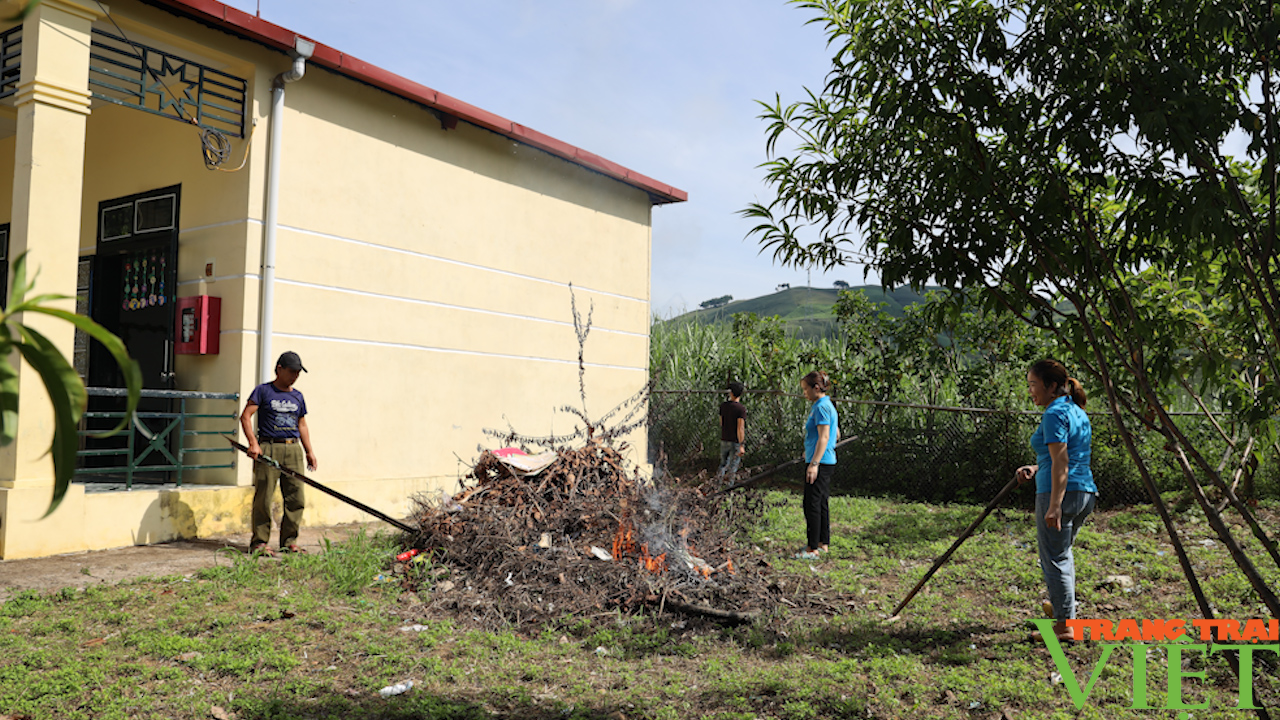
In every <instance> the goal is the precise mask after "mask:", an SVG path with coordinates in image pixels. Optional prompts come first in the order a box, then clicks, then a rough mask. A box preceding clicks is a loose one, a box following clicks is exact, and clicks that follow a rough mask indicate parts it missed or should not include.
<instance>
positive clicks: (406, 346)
mask: <svg viewBox="0 0 1280 720" xmlns="http://www.w3.org/2000/svg"><path fill="white" fill-rule="evenodd" d="M273 335H275V337H278V338H294V339H297V340H318V341H320V342H332V343H341V344H343V345H370V346H373V347H386V348H395V349H397V350H421V351H424V352H435V353H445V354H449V355H471V356H474V357H492V358H501V359H503V360H530V361H533V362H545V363H555V364H557V365H572V366H574V367H577V365H578V361H577V360H561V359H559V358H548V357H537V356H534V355H508V354H505V353H492V352H481V351H479V350H458V349H455V348H442V347H432V346H430V345H414V344H411V343H394V342H385V341H382V340H357V339H354V338H339V337H326V336H323V335H302V334H299V333H282V332H277V333H273ZM583 365H585V366H586V367H592V368H606V369H609V370H633V371H635V372H648V371H647V370H646V369H645V368H642V367H633V366H630V365H607V364H604V363H583Z"/></svg>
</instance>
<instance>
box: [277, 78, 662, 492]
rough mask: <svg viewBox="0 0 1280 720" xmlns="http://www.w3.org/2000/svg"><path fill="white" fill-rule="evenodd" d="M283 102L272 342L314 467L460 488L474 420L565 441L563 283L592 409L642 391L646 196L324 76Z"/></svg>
mask: <svg viewBox="0 0 1280 720" xmlns="http://www.w3.org/2000/svg"><path fill="white" fill-rule="evenodd" d="M286 98H287V99H286V112H285V120H284V129H285V140H284V143H283V146H282V152H283V156H284V163H283V175H282V179H281V180H282V182H281V187H282V192H281V205H280V226H281V230H280V235H279V255H278V261H277V266H276V273H277V288H276V314H275V327H276V337H275V340H274V348H275V352H277V353H278V352H280V351H282V350H285V349H292V350H296V351H297V352H299V353H300V354H301V355H302V358H303V361H304V363H305V364H306V365H307V368H308V370H309V371H310V372H309V373H307V374H304V375H303V376H302V378H301V379H300V380H299V382H298V387H299V389H301V390H302V391H303V392H304V394H305V395H306V397H307V403H308V407H309V410H310V412H311V415H310V416H309V417H308V424H309V425H310V427H311V430H312V437H313V438H314V439H315V441H316V452H317V455H318V456H319V458H320V461H321V471H320V473H318V474H317V476H320V475H323V476H325V477H329V476H330V473H336V474H337V476H338V477H343V478H389V477H406V476H413V477H423V478H427V479H429V480H430V481H431V482H432V483H433V484H437V485H446V486H450V487H452V486H453V485H454V483H455V482H456V478H457V474H458V471H459V460H458V458H459V457H461V458H462V459H463V460H471V459H474V458H475V457H476V454H477V447H478V446H486V447H492V446H493V445H494V443H495V442H496V441H494V440H492V439H491V438H489V437H487V436H485V435H484V433H483V431H484V429H486V428H488V429H497V430H506V429H507V428H508V426H509V425H510V426H513V427H514V428H515V429H516V430H517V431H519V432H522V433H526V434H533V435H545V434H550V433H553V432H555V433H563V432H567V431H569V430H570V429H571V428H572V427H573V426H574V425H575V419H574V418H573V417H572V416H570V415H568V414H564V413H559V412H557V408H559V407H561V406H563V405H566V404H570V405H574V406H578V405H580V399H579V392H578V367H577V358H578V343H577V340H576V338H575V334H574V328H573V317H572V312H571V309H570V300H571V296H570V289H569V284H570V283H572V284H573V287H574V293H575V294H576V302H577V307H578V310H579V312H580V314H581V316H582V318H583V319H584V320H585V318H586V316H587V312H588V310H589V309H592V308H594V311H593V318H592V331H591V334H590V336H589V338H588V340H587V343H586V347H585V360H586V363H587V365H588V367H587V370H586V375H585V381H586V394H587V408H588V412H589V413H591V414H592V415H593V416H599V415H602V414H603V413H604V412H605V411H607V410H608V409H611V408H612V407H614V406H615V405H617V404H618V403H620V402H622V401H623V400H625V399H626V398H628V397H630V396H631V395H633V394H634V393H636V392H637V391H639V390H640V389H641V388H642V387H643V385H644V383H645V382H646V380H647V377H648V372H647V367H648V324H649V304H648V299H649V253H650V227H649V222H650V204H649V201H648V197H647V195H646V194H645V193H644V192H643V191H640V190H638V189H634V188H631V187H629V186H626V185H623V184H622V183H619V182H616V181H614V180H610V179H608V178H605V177H603V176H601V175H599V174H597V173H594V172H591V171H588V170H586V169H583V168H581V167H578V166H575V165H572V164H570V163H567V162H565V161H563V160H560V159H558V158H554V157H552V156H550V155H547V154H546V153H543V152H541V151H538V150H534V149H532V148H528V147H525V146H521V145H518V144H516V143H513V142H512V141H510V140H508V139H506V138H502V137H500V136H497V135H495V134H493V133H490V132H487V131H484V130H480V129H478V128H474V127H472V126H469V125H466V124H465V123H460V124H459V125H458V127H457V129H455V130H444V129H442V128H441V126H440V123H439V122H438V120H437V119H436V118H435V117H434V116H433V115H431V114H430V113H428V112H427V111H425V110H423V109H421V108H418V107H415V106H413V105H411V104H410V103H408V102H405V101H403V100H400V99H397V98H394V97H392V96H389V95H387V94H385V93H381V92H378V91H376V90H374V89H371V88H367V87H364V86H360V85H357V84H354V83H351V82H349V81H346V80H344V79H342V78H340V77H337V76H335V75H333V74H331V73H325V72H316V71H314V70H313V71H311V72H308V74H307V75H306V77H305V78H303V80H301V81H300V82H297V83H294V84H291V85H289V86H288V89H287V95H286ZM389 401H390V402H389ZM632 441H633V443H634V444H635V446H636V447H637V449H638V452H636V453H634V454H633V455H632V458H633V459H634V460H636V461H640V462H643V461H644V459H645V458H644V454H643V452H644V449H645V439H644V435H643V433H639V434H637V435H636V436H635V437H634V438H632Z"/></svg>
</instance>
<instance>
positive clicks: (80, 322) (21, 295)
mask: <svg viewBox="0 0 1280 720" xmlns="http://www.w3.org/2000/svg"><path fill="white" fill-rule="evenodd" d="M33 285H34V279H33V282H31V283H28V282H27V270H26V255H25V254H23V255H20V256H18V257H17V258H16V259H14V261H13V286H12V289H11V290H10V291H9V302H8V304H7V305H6V306H5V308H4V309H3V310H0V445H8V444H9V443H11V442H13V440H14V438H15V437H16V436H17V431H18V372H17V369H16V368H15V367H14V366H13V364H12V363H11V361H10V358H11V357H12V356H13V352H14V351H15V350H16V351H17V352H18V354H20V355H21V356H22V359H23V360H26V361H27V364H28V365H30V366H31V368H32V369H33V370H35V371H36V372H37V373H38V374H39V375H40V380H41V381H42V382H43V383H44V386H45V389H46V390H47V391H48V393H49V400H50V402H51V403H52V404H53V416H54V428H53V442H52V444H51V445H50V446H49V454H50V455H51V456H52V458H53V474H54V485H53V497H52V498H51V499H50V501H49V509H48V510H47V511H45V517H48V515H49V513H52V512H53V511H54V510H55V509H57V507H58V505H59V504H60V503H61V502H62V498H63V496H64V495H66V492H67V487H68V486H69V485H70V483H71V478H72V477H73V476H74V475H75V471H76V450H77V449H78V448H79V435H78V429H79V425H80V418H81V417H82V416H83V415H84V411H85V408H86V407H87V405H88V402H89V396H88V394H87V393H86V392H85V389H84V382H83V381H82V380H81V379H80V376H79V375H78V374H76V371H75V368H73V367H72V366H71V363H69V362H67V359H66V358H65V357H64V356H63V355H62V353H61V352H59V350H58V348H57V347H56V346H54V344H53V343H52V342H50V341H49V339H48V338H46V337H45V336H44V335H42V334H41V333H40V332H38V331H36V330H35V329H34V328H31V327H29V326H27V325H25V324H23V323H22V322H21V318H22V316H23V314H24V313H37V314H41V315H50V316H53V317H55V318H58V319H61V320H65V321H67V322H69V323H71V324H72V325H75V326H76V327H77V328H79V329H80V330H83V331H85V332H86V333H88V334H89V336H90V337H92V338H93V339H95V340H97V341H98V342H100V343H102V345H103V347H105V348H106V349H107V350H108V351H109V352H110V353H111V356H112V357H113V358H115V361H116V362H117V363H119V364H120V368H121V370H122V371H123V374H124V379H125V384H126V386H127V388H128V390H129V398H128V404H127V407H126V409H125V417H124V418H123V419H122V420H121V421H120V424H118V425H117V426H116V427H114V428H112V429H111V430H108V431H106V432H105V433H102V434H100V435H98V436H97V437H102V436H106V435H111V434H114V433H116V432H117V431H119V430H120V429H122V428H124V427H125V426H126V425H127V424H128V423H129V422H130V420H131V419H132V418H133V411H134V410H135V409H136V408H137V406H138V397H139V395H140V394H141V391H142V370H141V369H140V368H139V367H138V363H137V362H136V361H134V360H133V359H131V358H130V357H129V353H128V351H127V350H126V349H125V346H124V343H123V342H122V341H121V340H120V338H118V337H116V336H115V335H112V334H111V333H110V332H108V331H107V329H106V328H104V327H102V326H101V325H99V324H98V323H96V322H94V321H93V320H91V319H89V318H87V317H85V316H83V315H77V314H75V313H73V312H68V311H66V310H63V309H61V308H58V307H54V306H53V305H52V303H53V302H54V301H57V300H65V299H68V298H67V296H65V295H52V294H45V295H36V296H34V297H28V296H27V295H28V293H30V292H31V290H32V288H33Z"/></svg>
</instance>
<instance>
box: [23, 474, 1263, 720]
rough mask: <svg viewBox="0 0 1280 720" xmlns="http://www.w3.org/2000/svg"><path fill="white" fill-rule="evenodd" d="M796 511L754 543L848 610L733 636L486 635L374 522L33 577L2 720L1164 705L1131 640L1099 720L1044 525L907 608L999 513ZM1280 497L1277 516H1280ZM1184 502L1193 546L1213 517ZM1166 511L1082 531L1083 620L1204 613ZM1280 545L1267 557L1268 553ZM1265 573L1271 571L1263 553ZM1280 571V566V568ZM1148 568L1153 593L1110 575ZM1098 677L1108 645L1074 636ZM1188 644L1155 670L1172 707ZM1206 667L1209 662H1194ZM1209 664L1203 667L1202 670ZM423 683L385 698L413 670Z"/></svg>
mask: <svg viewBox="0 0 1280 720" xmlns="http://www.w3.org/2000/svg"><path fill="white" fill-rule="evenodd" d="M767 502H768V503H769V504H770V505H771V506H772V509H771V510H769V511H768V512H767V513H766V517H765V520H764V521H763V522H762V523H761V524H760V525H759V526H758V527H756V528H754V529H753V530H752V533H751V537H749V538H746V540H748V541H749V542H748V543H746V544H747V546H751V545H755V546H757V547H759V548H760V552H759V553H758V554H755V555H753V556H751V557H744V558H741V561H742V562H761V561H763V562H768V563H770V564H772V565H773V567H774V572H775V573H776V576H777V578H778V582H779V583H783V584H786V583H794V582H795V581H796V579H798V578H800V577H809V578H812V577H814V576H815V575H816V576H820V577H821V578H822V582H823V583H824V584H825V585H826V587H827V592H828V593H829V595H830V597H831V598H832V599H833V600H834V601H835V602H836V603H838V605H836V606H835V608H834V609H833V610H832V611H830V612H827V613H823V614H809V615H806V614H802V613H798V612H796V611H793V610H791V609H790V608H786V607H780V608H778V609H776V610H775V611H774V612H773V613H772V614H769V615H767V616H766V617H764V618H763V619H762V620H761V621H760V622H758V623H757V624H755V625H748V626H741V627H722V626H720V625H716V624H712V623H709V622H705V621H699V620H697V619H694V618H690V617H686V616H682V615H675V614H672V613H670V612H665V613H663V614H661V615H659V614H657V612H656V609H654V610H652V611H646V612H645V613H642V614H639V615H634V616H631V615H624V614H619V613H618V612H616V611H607V610H602V611H600V612H599V613H596V614H592V615H582V616H576V617H564V618H561V619H560V620H559V621H558V622H552V623H547V624H546V625H544V626H542V627H541V628H539V629H537V630H535V631H532V632H526V631H517V630H516V629H507V630H504V631H499V632H486V631H481V630H476V629H471V627H470V626H469V618H468V615H467V612H466V608H459V609H458V610H457V611H451V612H449V613H443V612H441V611H439V610H436V609H434V607H435V606H434V605H433V602H434V601H433V598H432V596H431V595H424V596H423V597H419V596H417V595H415V594H413V593H410V592H406V591H403V590H401V589H400V588H399V586H398V585H396V584H394V583H385V582H376V581H375V578H376V577H377V575H378V574H380V573H385V572H386V571H387V570H388V568H389V566H390V565H389V564H390V562H391V558H392V556H393V555H394V554H395V551H396V550H397V547H396V542H395V538H394V537H392V536H388V535H379V534H374V533H359V534H357V535H354V536H352V537H351V538H350V539H348V540H345V541H343V542H334V543H329V544H327V545H326V547H325V551H324V552H322V553H313V554H309V555H306V556H287V557H285V558H283V559H282V560H280V561H268V560H252V559H249V558H246V557H244V556H242V555H228V556H225V557H222V558H219V560H218V564H217V565H216V566H215V567H212V568H208V569H206V570H204V571H201V572H199V573H196V574H195V575H194V576H192V577H190V578H186V579H183V578H152V579H148V580H146V581H145V582H137V583H131V584H128V585H121V586H114V587H112V586H103V587H94V588H90V589H89V590H86V591H72V592H63V591H58V592H54V593H45V594H41V593H35V592H23V593H18V594H16V595H14V596H13V597H12V598H11V599H10V600H8V601H7V602H5V603H4V604H3V605H0V713H5V714H9V715H11V716H16V717H23V716H29V717H33V718H42V719H43V718H51V719H55V720H61V719H62V718H74V719H79V718H85V719H86V720H87V719H89V718H93V719H94V720H98V719H100V718H107V719H115V718H120V719H121V720H124V719H125V718H129V719H133V718H140V719H152V718H154V719H156V720H159V719H161V718H163V719H165V720H169V719H170V718H207V717H210V716H211V709H212V708H214V707H219V708H222V709H223V710H224V711H226V712H227V713H229V714H232V715H233V716H234V717H235V718H236V719H237V720H266V719H268V718H270V719H272V720H283V719H285V718H299V719H301V718H307V719H309V720H310V719H313V718H334V719H337V718H351V717H370V718H373V717H377V718H389V719H392V720H408V719H409V718H415V719H420V718H425V719H428V720H432V719H439V720H443V719H445V718H449V719H456V718H475V719H476V720H489V719H492V718H499V717H502V718H506V717H520V718H533V719H534V720H551V719H552V718H556V719H560V718H574V717H576V718H591V719H592V720H601V719H603V718H618V717H622V718H646V719H652V718H688V717H709V718H725V719H739V718H773V719H780V718H829V717H831V718H834V717H841V718H846V717H847V718H899V717H923V718H966V719H967V718H972V717H998V716H999V715H1000V714H1001V713H1006V714H1008V715H1009V716H1011V717H1017V718H1056V717H1062V718H1067V717H1077V716H1079V717H1097V718H1108V719H1110V718H1150V717H1153V715H1152V712H1153V711H1150V710H1133V709H1129V708H1128V705H1129V704H1130V703H1131V693H1132V687H1131V674H1130V673H1131V670H1132V658H1131V657H1129V656H1126V655H1125V653H1121V652H1117V653H1115V654H1113V656H1112V658H1111V660H1110V661H1109V662H1108V665H1107V667H1106V668H1105V669H1104V670H1103V671H1102V672H1101V675H1100V679H1099V680H1098V682H1097V685H1096V686H1095V688H1094V690H1093V692H1092V694H1091V696H1090V699H1089V701H1088V704H1086V706H1085V708H1083V709H1082V710H1080V711H1077V710H1076V709H1075V707H1074V706H1073V705H1072V703H1071V701H1070V698H1069V697H1068V695H1067V693H1066V691H1065V689H1064V688H1063V686H1062V685H1061V684H1055V683H1054V682H1053V681H1052V680H1051V675H1052V673H1053V672H1054V667H1053V664H1052V661H1051V659H1050V658H1049V656H1048V654H1047V653H1046V652H1045V650H1044V649H1043V647H1042V646H1041V645H1039V644H1034V643H1028V642H1026V640H1025V634H1026V631H1027V630H1029V629H1030V626H1029V625H1028V623H1027V621H1028V620H1029V619H1031V618H1033V617H1036V616H1038V614H1039V609H1038V606H1039V601H1040V599H1041V597H1042V594H1043V590H1042V588H1041V585H1040V584H1041V581H1040V578H1039V570H1038V568H1037V566H1036V553H1035V538H1034V529H1033V525H1032V521H1031V517H1030V515H1029V514H1028V513H1025V512H1022V511H1017V510H1002V511H1000V512H998V513H995V514H993V515H992V516H991V517H990V518H988V520H987V522H986V523H985V524H984V525H983V526H982V527H981V528H980V529H979V531H978V532H977V533H975V534H974V536H973V537H972V538H971V539H970V540H969V541H968V542H967V543H966V544H965V545H964V546H963V547H962V548H961V549H960V550H959V551H958V552H957V553H956V555H955V556H954V557H953V560H952V561H951V562H950V563H948V564H947V565H946V566H944V567H943V568H942V569H941V570H940V571H939V572H938V574H937V575H936V576H935V577H934V579H933V580H932V581H931V582H930V584H929V585H928V586H926V588H925V589H924V590H923V591H922V592H921V593H920V595H918V596H917V598H916V599H915V600H914V601H913V602H912V604H911V605H910V606H909V607H908V609H907V612H906V613H904V616H903V618H902V620H900V621H899V622H897V623H894V624H886V623H884V622H883V616H884V614H885V612H887V610H888V609H889V608H891V607H892V606H893V605H895V604H896V603H897V601H898V600H900V599H901V598H902V597H903V595H904V594H905V592H906V591H907V590H908V589H909V588H910V587H911V586H912V585H913V584H914V583H915V581H916V580H917V579H918V578H919V577H920V576H921V574H922V573H923V572H924V571H925V570H926V569H927V567H928V565H929V564H930V563H931V561H932V559H933V558H934V557H935V556H937V555H938V554H939V553H940V552H942V550H944V549H945V548H946V546H947V545H949V544H950V542H951V540H952V539H953V538H954V534H955V533H956V532H957V531H958V530H959V529H961V528H963V527H964V526H965V525H966V524H967V523H968V522H969V521H970V520H971V519H972V518H973V517H974V516H975V514H976V513H977V512H978V511H979V508H977V507H975V506H969V505H947V506H931V505H925V504H919V503H903V502H895V501H889V500H873V499H867V498H834V499H833V500H832V503H831V510H832V523H833V530H834V533H833V542H832V552H831V554H830V555H829V556H827V557H826V558H824V559H823V560H822V561H821V562H817V563H814V564H812V565H809V564H807V563H800V562H796V561H793V560H790V559H789V555H790V553H791V552H794V548H795V546H796V545H798V544H799V543H800V542H802V539H801V538H800V532H801V530H802V528H803V521H802V519H801V513H800V509H799V499H798V498H797V497H795V496H792V495H789V494H786V493H774V494H773V495H772V496H770V497H769V498H767ZM1276 512H1277V509H1276V508H1268V507H1261V508H1259V513H1260V515H1261V516H1262V517H1263V519H1264V520H1265V521H1266V522H1268V523H1270V524H1271V525H1270V526H1272V527H1274V526H1275V523H1276V519H1277V514H1276ZM1193 515H1194V511H1193V510H1189V511H1187V513H1184V514H1183V515H1180V516H1179V519H1178V522H1179V524H1180V528H1181V530H1182V531H1183V532H1184V533H1186V535H1187V537H1188V538H1189V539H1191V540H1198V539H1200V538H1201V537H1202V536H1203V534H1204V533H1205V531H1206V527H1205V523H1203V521H1193V520H1192V516H1193ZM1151 517H1152V516H1151V514H1150V513H1149V512H1147V511H1144V510H1142V509H1133V510H1125V511H1116V512H1101V513H1098V514H1096V515H1095V517H1094V518H1093V519H1092V520H1091V521H1090V524H1089V525H1088V526H1086V528H1085V529H1084V530H1083V531H1082V532H1081V534H1080V537H1079V538H1078V543H1077V561H1078V564H1079V571H1080V579H1079V586H1078V592H1079V596H1080V602H1081V606H1082V607H1081V615H1082V616H1086V617H1107V618H1113V619H1115V618H1123V617H1132V618H1144V617H1148V618H1154V617H1182V618H1187V619H1192V618H1195V617H1197V614H1196V611H1195V606H1194V603H1193V601H1192V598H1191V597H1190V594H1189V592H1188V591H1187V589H1186V587H1185V584H1184V583H1183V581H1182V580H1181V579H1180V573H1179V570H1178V568H1177V565H1176V561H1175V559H1174V557H1173V554H1172V552H1171V550H1170V548H1169V547H1168V545H1167V543H1166V542H1165V541H1164V540H1163V539H1162V538H1161V537H1160V535H1158V534H1155V533H1152V532H1150V531H1149V529H1148V527H1147V525H1148V523H1149V522H1150V518H1151ZM1256 549H1257V548H1255V550H1256ZM1192 552H1193V557H1194V562H1196V563H1197V564H1198V565H1200V566H1201V567H1202V568H1203V577H1205V578H1206V581H1205V588H1206V591H1207V592H1208V593H1209V594H1210V596H1211V597H1210V599H1211V601H1212V602H1213V603H1214V604H1215V605H1216V606H1217V608H1218V610H1219V613H1220V616H1221V617H1231V618H1238V619H1245V618H1249V617H1257V616H1258V610H1257V600H1256V598H1254V597H1252V596H1251V592H1250V590H1249V588H1248V587H1247V586H1246V585H1242V584H1241V581H1240V580H1238V579H1236V577H1235V576H1236V575H1237V574H1238V573H1235V571H1234V569H1233V566H1232V565H1231V563H1230V560H1229V559H1228V558H1227V557H1226V554H1225V552H1223V551H1221V549H1220V548H1219V549H1218V551H1217V552H1213V551H1210V550H1208V549H1195V550H1193V551H1192ZM1260 565H1261V563H1260ZM1264 572H1265V573H1267V577H1268V578H1269V579H1270V580H1271V581H1272V582H1280V577H1278V575H1280V573H1277V572H1275V571H1274V569H1272V570H1264ZM1110 574H1130V575H1132V576H1133V577H1134V580H1135V581H1136V588H1135V590H1134V591H1132V592H1127V593H1126V592H1123V591H1121V590H1119V589H1116V588H1113V587H1108V586H1104V585H1103V584H1102V583H1101V579H1102V578H1103V577H1105V576H1106V575H1110ZM1068 652H1069V656H1070V659H1071V663H1072V666H1073V667H1074V668H1075V669H1076V672H1077V675H1078V676H1079V675H1083V676H1084V679H1085V680H1087V677H1088V674H1089V672H1091V670H1092V669H1093V668H1094V666H1095V665H1096V663H1097V662H1098V660H1099V658H1100V654H1101V650H1100V648H1099V647H1098V646H1097V645H1095V644H1090V643H1084V644H1080V645H1077V646H1075V647H1073V648H1072V649H1071V650H1069V651H1068ZM1164 662H1165V660H1164V658H1163V657H1161V656H1159V655H1153V656H1152V657H1151V658H1150V660H1149V662H1148V675H1149V681H1150V688H1149V694H1150V697H1151V698H1153V700H1154V699H1162V698H1163V696H1164V695H1163V694H1164V692H1165V687H1164V683H1165V681H1164V679H1163V673H1164V667H1163V663H1164ZM1193 664H1194V663H1193ZM1255 665H1256V667H1255V671H1254V682H1255V687H1256V688H1257V690H1258V693H1259V695H1260V696H1262V697H1263V698H1264V700H1265V701H1266V702H1268V703H1270V704H1271V705H1272V706H1274V705H1275V703H1276V702H1277V700H1278V699H1280V687H1277V685H1278V684H1277V682H1276V680H1275V678H1276V676H1277V670H1278V669H1280V668H1278V663H1277V661H1276V660H1275V658H1274V657H1272V656H1269V655H1267V654H1266V653H1258V654H1257V658H1256V660H1255ZM1191 667H1192V665H1188V668H1191ZM1205 669H1206V670H1207V679H1206V680H1204V681H1199V680H1195V681H1191V682H1189V683H1188V692H1187V698H1188V701H1189V702H1192V701H1203V702H1207V703H1209V707H1208V708H1207V709H1204V710H1197V711H1195V716H1196V718H1198V719H1199V718H1206V717H1208V718H1212V717H1237V716H1238V711H1236V710H1234V709H1233V708H1234V707H1235V703H1236V695H1235V694H1236V686H1235V681H1234V678H1232V677H1231V675H1230V672H1229V670H1227V668H1226V666H1225V665H1224V664H1223V663H1222V661H1221V660H1220V659H1217V658H1214V659H1212V660H1210V661H1209V662H1208V663H1207V667H1206V668H1205ZM407 679H412V680H414V681H415V688H414V689H413V690H412V691H410V692H408V693H406V694H404V695H400V696H396V697H391V698H386V699H384V698H382V697H380V696H379V695H378V694H377V691H378V690H379V689H380V688H382V687H384V686H387V685H392V684H395V683H398V682H401V681H403V680H407Z"/></svg>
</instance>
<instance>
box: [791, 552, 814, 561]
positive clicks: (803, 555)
mask: <svg viewBox="0 0 1280 720" xmlns="http://www.w3.org/2000/svg"><path fill="white" fill-rule="evenodd" d="M791 557H792V558H794V559H796V560H820V559H822V556H821V555H819V554H818V552H817V551H816V550H801V551H800V552H798V553H796V554H795V555H792V556H791Z"/></svg>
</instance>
